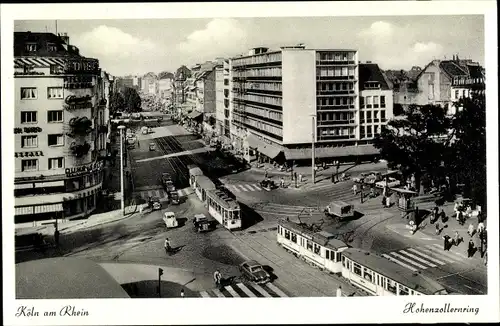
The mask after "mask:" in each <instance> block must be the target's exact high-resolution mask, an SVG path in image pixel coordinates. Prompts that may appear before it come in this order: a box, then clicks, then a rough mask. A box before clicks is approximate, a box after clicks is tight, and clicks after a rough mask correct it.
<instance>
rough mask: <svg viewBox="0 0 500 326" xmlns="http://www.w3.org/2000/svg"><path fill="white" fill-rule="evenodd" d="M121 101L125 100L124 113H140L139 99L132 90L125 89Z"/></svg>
mask: <svg viewBox="0 0 500 326" xmlns="http://www.w3.org/2000/svg"><path fill="white" fill-rule="evenodd" d="M123 99H124V100H125V111H126V112H128V113H132V112H140V111H142V107H141V97H140V96H139V94H138V93H137V91H136V90H135V89H134V88H130V87H126V88H125V89H124V91H123Z"/></svg>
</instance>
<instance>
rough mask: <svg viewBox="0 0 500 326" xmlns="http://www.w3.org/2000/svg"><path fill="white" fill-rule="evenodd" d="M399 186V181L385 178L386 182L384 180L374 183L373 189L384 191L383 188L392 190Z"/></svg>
mask: <svg viewBox="0 0 500 326" xmlns="http://www.w3.org/2000/svg"><path fill="white" fill-rule="evenodd" d="M400 185H401V181H399V180H398V179H395V178H387V182H386V181H385V180H382V181H379V182H376V183H375V187H377V188H380V189H384V187H386V186H387V187H388V188H394V187H399V186H400Z"/></svg>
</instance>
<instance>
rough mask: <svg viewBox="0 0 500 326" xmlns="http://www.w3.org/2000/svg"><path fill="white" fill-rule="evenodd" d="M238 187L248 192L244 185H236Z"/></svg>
mask: <svg viewBox="0 0 500 326" xmlns="http://www.w3.org/2000/svg"><path fill="white" fill-rule="evenodd" d="M238 187H240V188H241V189H242V190H243V191H248V189H247V188H245V185H238Z"/></svg>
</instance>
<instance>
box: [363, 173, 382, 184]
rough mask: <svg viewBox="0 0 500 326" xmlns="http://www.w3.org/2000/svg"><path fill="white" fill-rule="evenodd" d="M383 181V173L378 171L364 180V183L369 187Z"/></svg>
mask: <svg viewBox="0 0 500 326" xmlns="http://www.w3.org/2000/svg"><path fill="white" fill-rule="evenodd" d="M380 180H382V173H381V172H377V171H371V172H369V173H368V175H367V176H366V177H365V179H364V180H363V182H364V183H366V184H369V185H374V184H375V183H376V182H378V181H380Z"/></svg>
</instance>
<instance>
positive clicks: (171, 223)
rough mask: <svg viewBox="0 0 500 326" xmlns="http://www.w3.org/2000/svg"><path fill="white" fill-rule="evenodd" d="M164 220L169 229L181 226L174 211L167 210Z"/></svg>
mask: <svg viewBox="0 0 500 326" xmlns="http://www.w3.org/2000/svg"><path fill="white" fill-rule="evenodd" d="M163 222H165V226H166V227H167V229H169V228H176V227H178V226H179V223H178V222H177V218H176V217H175V214H174V213H173V212H165V213H164V214H163Z"/></svg>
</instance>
